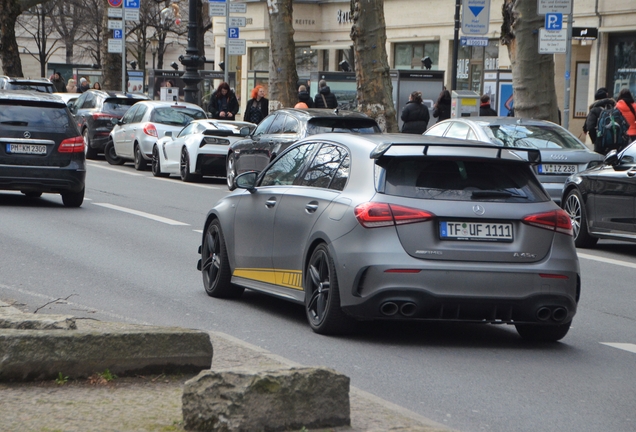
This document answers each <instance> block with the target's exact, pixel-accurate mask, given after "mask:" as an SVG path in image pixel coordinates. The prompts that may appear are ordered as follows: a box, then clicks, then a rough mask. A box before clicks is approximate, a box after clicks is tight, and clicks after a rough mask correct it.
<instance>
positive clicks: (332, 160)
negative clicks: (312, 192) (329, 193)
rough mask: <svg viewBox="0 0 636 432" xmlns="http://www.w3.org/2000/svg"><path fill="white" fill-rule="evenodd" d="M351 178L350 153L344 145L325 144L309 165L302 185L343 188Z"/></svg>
mask: <svg viewBox="0 0 636 432" xmlns="http://www.w3.org/2000/svg"><path fill="white" fill-rule="evenodd" d="M347 178H349V153H348V152H347V150H346V149H345V148H343V147H339V146H335V145H332V144H323V146H322V147H321V148H320V150H319V151H318V153H317V154H316V156H315V157H314V160H313V161H312V162H311V165H309V168H308V169H307V172H306V173H305V175H304V177H303V180H302V182H301V185H302V186H311V187H319V188H330V189H335V190H343V189H344V186H345V184H346V183H347Z"/></svg>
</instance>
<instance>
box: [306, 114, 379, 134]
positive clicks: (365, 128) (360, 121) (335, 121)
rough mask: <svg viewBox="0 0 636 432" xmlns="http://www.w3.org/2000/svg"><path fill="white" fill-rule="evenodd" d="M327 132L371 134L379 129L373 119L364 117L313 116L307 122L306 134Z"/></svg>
mask: <svg viewBox="0 0 636 432" xmlns="http://www.w3.org/2000/svg"><path fill="white" fill-rule="evenodd" d="M329 132H353V133H361V134H372V133H380V132H381V130H380V127H379V126H378V124H377V123H376V122H375V120H373V119H372V118H364V117H326V118H313V119H310V120H309V121H308V122H307V134H308V135H316V134H319V133H329Z"/></svg>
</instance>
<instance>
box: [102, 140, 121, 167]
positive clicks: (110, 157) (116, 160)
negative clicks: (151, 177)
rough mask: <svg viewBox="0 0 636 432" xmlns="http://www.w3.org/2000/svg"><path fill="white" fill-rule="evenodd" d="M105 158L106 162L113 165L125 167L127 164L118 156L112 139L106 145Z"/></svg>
mask: <svg viewBox="0 0 636 432" xmlns="http://www.w3.org/2000/svg"><path fill="white" fill-rule="evenodd" d="M104 157H105V158H106V162H108V163H109V164H111V165H123V164H124V163H125V162H126V161H125V160H124V159H122V158H120V157H119V156H117V152H115V145H114V144H113V140H112V139H111V140H109V141H108V142H107V143H106V147H105V148H104Z"/></svg>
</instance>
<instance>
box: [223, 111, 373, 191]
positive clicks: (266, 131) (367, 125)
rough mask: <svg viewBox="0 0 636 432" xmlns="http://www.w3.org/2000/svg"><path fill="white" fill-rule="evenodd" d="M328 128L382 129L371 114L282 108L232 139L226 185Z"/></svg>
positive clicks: (230, 185) (264, 165) (370, 131)
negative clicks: (241, 136) (248, 133)
mask: <svg viewBox="0 0 636 432" xmlns="http://www.w3.org/2000/svg"><path fill="white" fill-rule="evenodd" d="M326 132H356V133H362V134H369V133H380V132H381V130H380V127H379V126H378V124H377V123H376V122H375V120H373V119H372V118H370V117H368V116H366V115H365V114H362V113H358V112H355V111H339V110H328V109H293V108H287V109H281V110H278V111H275V112H273V113H272V114H270V115H268V116H267V117H265V118H264V119H263V121H261V122H260V123H259V125H258V127H257V128H256V130H255V131H254V134H253V135H252V136H250V137H249V138H246V139H244V140H241V141H237V142H235V143H233V144H232V145H231V146H230V148H229V150H228V154H227V170H226V171H227V186H228V188H229V189H230V190H233V189H234V178H235V177H236V175H237V174H240V173H243V172H247V171H261V170H262V169H263V168H265V167H266V166H267V164H269V162H270V161H271V160H273V159H274V158H275V157H276V156H277V155H279V154H280V153H281V152H282V151H283V150H285V149H286V148H287V147H289V146H290V145H292V144H293V143H295V142H296V141H298V140H299V139H301V138H304V137H306V136H309V135H315V134H319V133H326Z"/></svg>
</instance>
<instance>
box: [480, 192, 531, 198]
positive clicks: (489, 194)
mask: <svg viewBox="0 0 636 432" xmlns="http://www.w3.org/2000/svg"><path fill="white" fill-rule="evenodd" d="M472 197H473V198H511V197H515V198H524V199H528V197H527V196H525V195H520V194H516V193H512V192H509V191H503V190H478V191H473V193H472Z"/></svg>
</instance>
